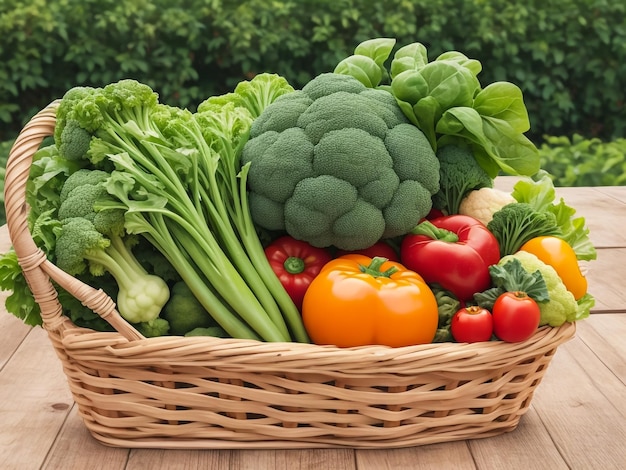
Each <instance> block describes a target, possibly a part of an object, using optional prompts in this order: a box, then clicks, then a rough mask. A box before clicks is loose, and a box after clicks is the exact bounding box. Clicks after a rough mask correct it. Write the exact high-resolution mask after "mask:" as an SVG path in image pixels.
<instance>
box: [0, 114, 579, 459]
mask: <svg viewBox="0 0 626 470" xmlns="http://www.w3.org/2000/svg"><path fill="white" fill-rule="evenodd" d="M55 109H56V103H52V104H51V105H50V106H48V107H47V108H45V109H44V110H42V111H41V112H40V113H38V114H37V115H36V116H35V117H34V118H33V119H32V120H31V121H30V122H29V123H28V124H27V125H26V126H25V127H24V129H23V130H22V132H21V133H20V135H19V136H18V138H17V140H16V142H15V144H14V146H13V149H12V150H11V153H10V156H9V161H8V164H7V172H6V183H5V201H6V202H5V204H6V211H7V221H8V222H7V224H8V227H9V232H10V236H11V240H12V243H13V246H14V248H15V251H16V252H17V255H18V258H19V260H20V264H21V266H22V269H23V271H24V274H25V277H26V279H27V280H28V282H29V285H30V286H31V289H32V291H33V293H34V295H35V299H36V301H37V302H38V304H39V305H40V307H41V314H42V317H43V320H44V327H45V328H46V330H47V332H48V336H49V338H50V340H51V342H52V344H53V346H54V349H55V350H56V352H57V354H58V357H59V358H60V360H61V362H62V364H63V369H64V372H65V374H66V376H67V380H68V383H69V386H70V389H71V392H72V395H73V397H74V400H75V401H76V403H77V405H78V408H79V411H80V415H81V416H82V418H83V420H84V423H85V425H86V427H87V428H88V429H89V431H90V432H91V434H92V435H93V436H94V437H95V438H96V439H97V440H99V441H101V442H102V443H105V444H107V445H112V446H120V447H152V448H305V447H354V448H369V447H372V448H373V447H379V448H380V447H406V446H414V445H421V444H431V443H436V442H444V441H454V440H459V439H471V438H479V437H488V436H493V435H496V434H500V433H503V432H506V431H511V430H513V429H515V428H516V427H517V425H518V423H519V420H520V417H521V416H522V415H523V414H524V413H525V412H526V411H527V409H528V407H529V406H530V402H531V399H532V396H533V393H534V391H535V389H536V387H537V386H538V385H539V383H540V382H541V379H542V378H543V376H544V374H545V372H546V370H547V367H548V365H549V363H550V360H551V359H552V356H553V355H554V354H555V352H556V349H557V347H558V346H559V345H560V344H562V343H564V342H565V341H567V340H568V339H570V338H571V337H573V335H574V333H575V325H574V324H571V323H566V324H564V325H563V326H561V327H559V328H549V327H543V328H540V329H539V330H538V331H537V333H536V334H535V335H534V336H533V337H532V338H530V339H529V340H527V341H525V342H522V343H504V342H499V341H492V342H486V343H474V344H456V343H438V344H427V345H419V346H411V347H403V348H388V347H384V346H368V347H359V348H347V349H341V348H336V347H330V346H328V347H327V346H316V345H312V344H295V343H262V342H257V341H250V340H237V339H219V338H210V337H191V338H181V337H172V336H167V337H159V338H148V339H146V338H143V337H142V336H141V335H140V334H139V333H138V332H137V331H136V330H135V329H134V328H133V327H132V326H131V325H130V324H128V323H127V322H126V321H125V320H123V319H122V318H121V317H120V315H119V314H118V313H117V311H116V307H115V303H114V302H113V300H112V299H110V298H109V297H107V296H106V294H104V293H103V292H102V291H100V290H98V289H95V288H92V287H90V286H87V285H85V284H83V283H82V282H80V281H78V280H77V279H75V278H74V277H72V276H69V275H68V274H66V273H65V272H63V271H61V270H60V269H58V268H57V267H56V266H55V265H54V264H52V263H51V262H50V261H48V260H47V259H46V256H45V255H44V253H43V252H42V251H41V250H40V249H38V248H37V246H36V245H35V243H34V241H33V239H32V237H31V235H30V232H29V230H28V226H27V222H26V217H27V211H28V208H27V206H26V203H25V186H26V181H27V179H28V173H29V170H30V165H31V163H32V156H33V155H34V153H35V152H36V150H37V149H38V148H39V146H40V145H41V143H42V140H43V138H45V137H46V136H49V135H52V133H53V130H54V125H55ZM51 281H54V282H56V283H58V284H59V285H60V286H62V287H63V288H65V289H66V290H68V291H69V292H70V293H72V294H73V295H74V296H75V297H76V298H77V299H79V300H81V301H82V302H83V303H84V304H85V305H87V306H88V307H89V308H90V309H92V310H93V311H94V312H96V313H98V314H99V315H101V316H102V317H104V318H105V319H106V320H107V321H108V322H109V323H110V324H111V325H112V326H113V327H114V328H115V330H116V332H113V333H104V332H95V331H92V330H89V329H84V328H79V327H77V326H76V325H74V324H73V323H72V322H71V321H70V320H69V319H68V318H67V317H65V316H64V315H62V307H61V305H60V304H59V302H58V299H57V293H56V291H55V289H54V287H53V284H52V282H51Z"/></svg>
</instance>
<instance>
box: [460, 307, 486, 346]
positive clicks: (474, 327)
mask: <svg viewBox="0 0 626 470" xmlns="http://www.w3.org/2000/svg"><path fill="white" fill-rule="evenodd" d="M450 333H452V337H453V338H454V339H455V340H456V341H458V342H459V343H476V342H478V341H489V340H490V339H491V335H492V334H493V318H492V316H491V313H490V312H489V310H487V309H485V308H482V307H479V306H477V305H473V306H471V307H465V308H462V309H460V310H459V311H458V312H456V313H455V314H454V316H453V317H452V321H451V323H450Z"/></svg>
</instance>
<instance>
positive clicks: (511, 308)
mask: <svg viewBox="0 0 626 470" xmlns="http://www.w3.org/2000/svg"><path fill="white" fill-rule="evenodd" d="M491 312H492V315H493V332H494V334H495V335H496V336H497V337H498V338H499V339H501V340H502V341H507V342H509V343H516V342H518V341H525V340H527V339H528V338H530V337H531V336H532V335H533V334H534V333H535V331H537V327H539V320H540V318H541V311H540V310H539V305H537V302H535V300H534V299H532V298H531V297H529V296H528V294H526V293H525V292H520V291H517V292H505V293H504V294H502V295H500V297H498V298H497V299H496V301H495V303H494V304H493V309H492V310H491Z"/></svg>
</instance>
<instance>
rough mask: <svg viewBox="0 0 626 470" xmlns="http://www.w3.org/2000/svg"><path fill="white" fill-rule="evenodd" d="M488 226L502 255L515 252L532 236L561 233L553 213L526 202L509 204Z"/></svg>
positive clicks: (496, 214)
mask: <svg viewBox="0 0 626 470" xmlns="http://www.w3.org/2000/svg"><path fill="white" fill-rule="evenodd" d="M487 228H488V229H489V231H490V232H491V233H493V235H494V236H495V237H496V239H497V240H498V244H499V245H500V255H501V256H506V255H511V254H513V253H515V252H516V251H518V250H519V249H520V248H521V246H522V245H523V244H524V243H526V242H527V241H528V240H530V239H531V238H534V237H539V236H542V235H556V236H558V235H560V234H561V231H560V229H559V227H558V225H557V222H556V217H555V215H554V214H553V213H551V212H539V211H536V210H535V209H533V208H532V206H531V205H530V204H527V203H524V202H514V203H511V204H507V205H506V206H504V207H503V208H502V209H500V210H499V211H496V212H495V213H494V214H493V218H492V219H491V221H490V222H489V223H488V224H487Z"/></svg>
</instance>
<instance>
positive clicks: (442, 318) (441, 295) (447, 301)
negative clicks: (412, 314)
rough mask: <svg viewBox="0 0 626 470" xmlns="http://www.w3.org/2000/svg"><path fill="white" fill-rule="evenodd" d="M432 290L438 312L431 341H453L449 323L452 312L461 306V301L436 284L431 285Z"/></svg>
mask: <svg viewBox="0 0 626 470" xmlns="http://www.w3.org/2000/svg"><path fill="white" fill-rule="evenodd" d="M432 291H433V293H434V294H435V299H437V312H438V314H439V322H438V324H437V332H436V333H435V338H434V339H433V343H445V342H448V341H453V338H452V333H451V332H450V323H451V322H452V317H453V316H454V314H455V313H456V312H457V311H458V310H459V309H460V308H461V302H459V300H458V299H457V298H456V297H455V296H454V295H453V294H452V293H451V292H449V291H447V290H445V289H442V288H440V287H438V286H433V287H432Z"/></svg>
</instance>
